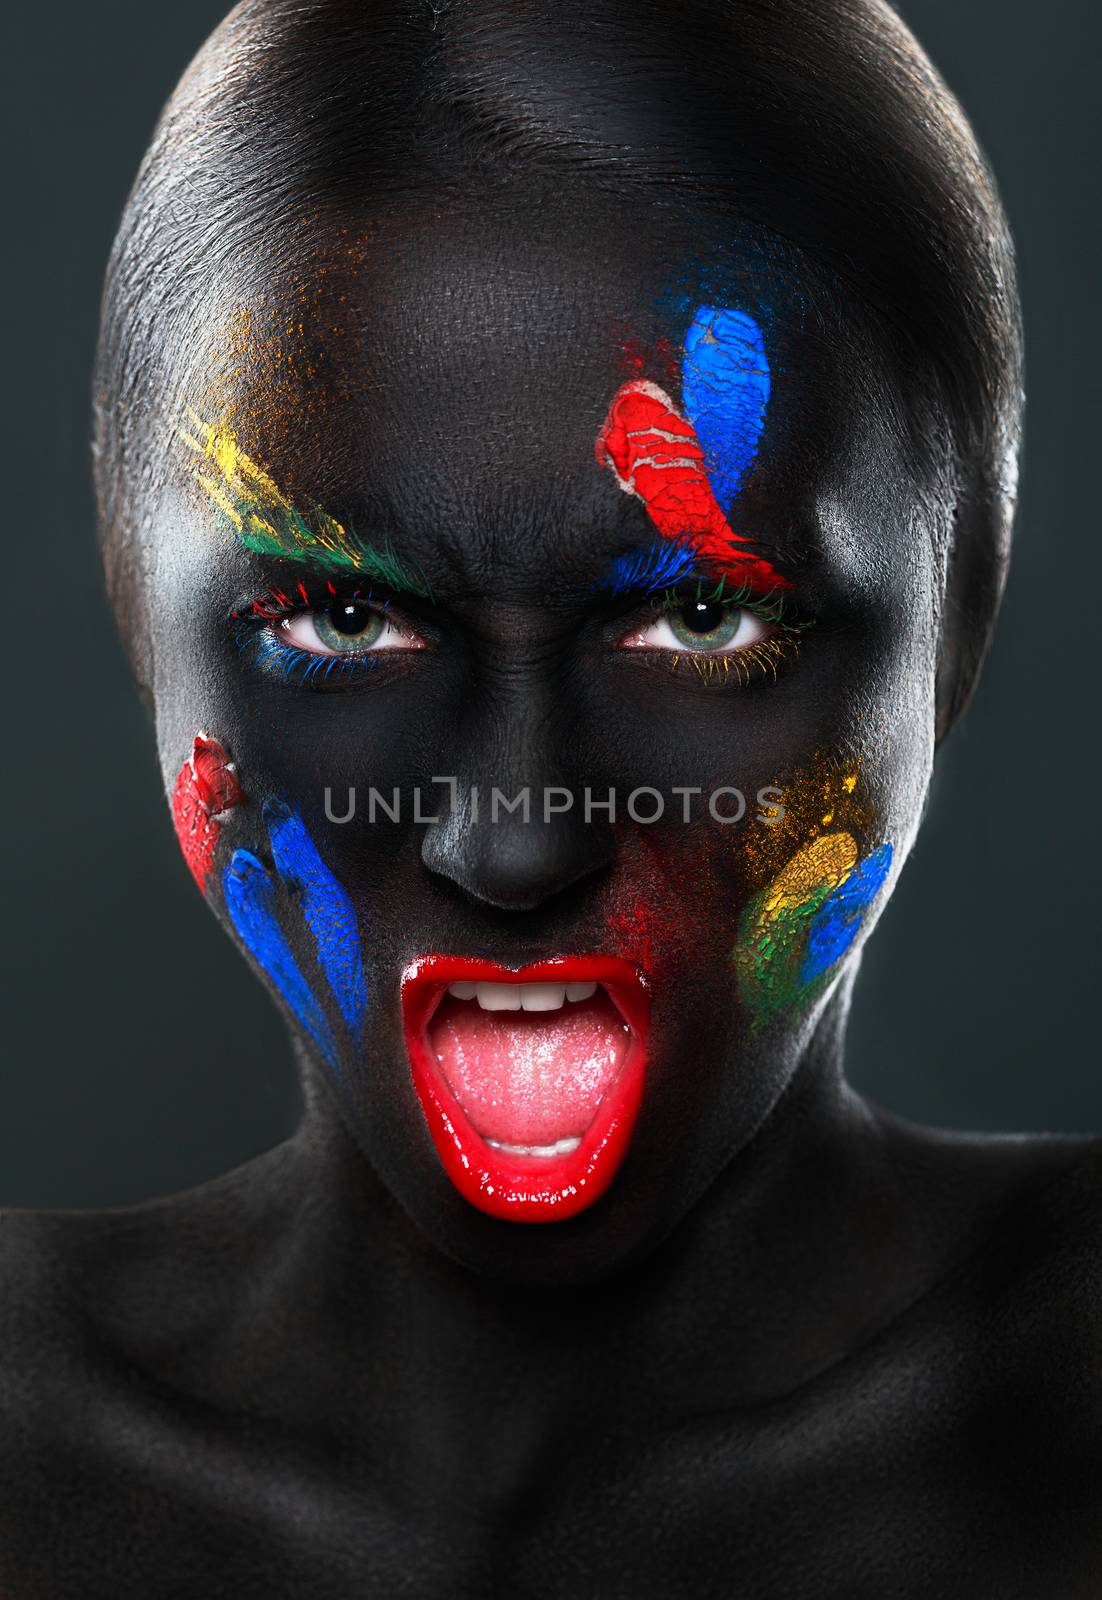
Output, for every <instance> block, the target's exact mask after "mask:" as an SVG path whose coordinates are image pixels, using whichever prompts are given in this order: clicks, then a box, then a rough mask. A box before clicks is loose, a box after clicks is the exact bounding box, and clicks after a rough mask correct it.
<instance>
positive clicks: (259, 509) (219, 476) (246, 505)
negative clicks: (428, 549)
mask: <svg viewBox="0 0 1102 1600" xmlns="http://www.w3.org/2000/svg"><path fill="white" fill-rule="evenodd" d="M178 437H179V440H180V443H181V445H182V446H183V448H184V450H185V451H186V457H187V462H188V465H189V468H190V471H191V474H192V477H193V479H194V481H195V483H196V485H197V486H198V488H199V489H200V490H201V491H202V493H203V494H204V495H205V497H206V498H207V500H208V501H209V502H210V504H211V505H212V506H213V507H214V510H215V513H216V515H217V517H218V520H219V524H220V526H221V527H222V528H223V529H225V530H228V531H229V532H230V533H231V534H232V535H233V536H234V537H235V538H236V539H237V540H238V542H239V543H240V544H241V545H243V546H244V548H245V549H246V550H253V551H256V552H257V553H258V554H260V555H268V556H282V557H287V558H289V559H292V560H296V561H304V562H306V563H308V564H309V565H310V566H313V567H316V568H318V570H319V571H321V572H324V573H326V574H355V575H357V576H362V577H366V578H371V579H374V580H376V581H377V582H380V583H385V584H387V585H388V586H389V587H390V588H393V589H396V590H401V591H402V592H404V593H407V594H415V595H422V596H428V595H429V593H430V590H429V585H428V582H427V580H426V578H425V577H424V575H423V574H422V573H421V572H420V571H418V570H417V569H416V568H414V567H413V566H411V565H410V564H409V563H407V562H403V561H401V560H400V559H399V557H398V556H397V555H396V554H395V552H394V551H393V550H392V549H391V548H390V546H389V544H388V545H384V546H376V545H371V544H367V543H366V542H365V541H364V540H362V539H360V538H359V537H358V535H357V534H356V533H355V532H353V530H351V529H350V528H346V527H345V526H344V524H343V523H341V522H338V521H337V520H336V518H335V517H331V516H330V515H329V514H328V513H327V512H326V511H324V510H322V508H321V507H320V506H317V505H313V504H309V505H306V506H302V507H298V506H295V505H294V504H293V503H292V501H291V500H290V499H289V498H288V496H287V495H286V494H284V493H283V491H282V489H280V487H279V485H278V484H277V483H276V482H275V480H274V479H273V478H272V477H271V476H270V475H269V474H268V473H267V472H266V471H265V470H264V468H263V467H261V466H260V465H259V464H258V463H257V462H256V461H254V460H253V459H252V457H251V456H249V455H247V454H246V453H245V451H244V450H242V448H241V446H240V444H239V443H238V439H237V434H236V432H235V431H234V430H233V429H232V428H231V427H230V426H229V424H228V423H227V422H225V421H221V422H206V421H204V420H203V418H201V417H200V416H199V415H198V413H197V412H195V411H194V410H192V408H191V407H190V406H189V407H188V408H187V412H186V415H185V421H184V423H183V425H182V426H181V427H180V428H179V430H178Z"/></svg>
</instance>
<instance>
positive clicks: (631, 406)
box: [596, 379, 792, 592]
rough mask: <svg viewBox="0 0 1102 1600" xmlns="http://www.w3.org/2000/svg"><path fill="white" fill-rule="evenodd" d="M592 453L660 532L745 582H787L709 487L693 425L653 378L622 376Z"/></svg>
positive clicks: (782, 585)
mask: <svg viewBox="0 0 1102 1600" xmlns="http://www.w3.org/2000/svg"><path fill="white" fill-rule="evenodd" d="M596 452H597V460H598V462H599V463H600V465H601V466H602V467H611V469H612V471H613V472H614V473H615V474H616V480H617V482H618V483H619V485H620V487H621V489H624V490H625V491H626V492H627V493H628V494H634V495H638V497H639V499H640V500H642V502H643V504H644V505H645V506H646V508H647V511H648V512H649V514H650V519H651V521H652V522H653V523H654V526H655V527H656V528H657V530H658V532H659V534H660V535H661V536H662V538H663V539H672V540H675V541H684V542H686V543H688V544H689V545H690V546H691V547H692V549H693V550H694V551H696V553H697V554H698V555H699V556H700V557H701V559H702V560H703V561H705V562H707V563H708V565H709V566H714V567H716V568H717V569H718V570H719V571H720V572H722V573H723V575H724V576H728V577H730V578H731V579H733V580H734V581H735V582H737V583H740V584H748V585H749V586H750V587H751V588H752V589H757V590H760V591H763V592H770V591H772V590H774V589H791V588H792V584H791V583H790V582H789V580H788V579H787V578H785V577H783V576H782V575H781V573H779V572H778V571H777V569H776V568H775V567H774V566H773V564H772V562H770V561H767V560H766V558H765V557H764V556H761V555H758V554H757V553H756V552H755V550H754V548H753V545H752V544H751V542H750V541H749V540H748V539H745V538H743V537H742V535H741V534H737V533H735V532H734V531H733V529H732V528H731V525H730V523H729V522H728V521H727V518H726V517H725V516H724V514H723V510H722V508H721V507H720V505H719V503H718V501H717V500H716V498H715V496H714V495H713V493H712V490H711V487H710V485H709V483H708V478H707V475H706V473H705V470H704V451H703V450H702V448H701V446H700V441H699V440H698V439H697V436H696V430H695V428H694V427H693V425H692V423H691V422H689V421H688V420H687V418H685V417H683V416H681V414H680V413H679V412H678V411H677V410H676V409H675V408H674V404H673V401H672V400H671V399H670V397H669V395H667V394H666V393H665V391H664V390H662V389H660V388H659V387H658V385H657V384H654V383H649V382H647V381H646V380H645V379H644V380H639V381H637V382H632V383H625V384H624V385H623V386H622V388H621V389H620V390H619V391H618V392H617V394H616V397H615V399H614V400H613V402H612V404H611V405H610V406H609V408H608V416H607V417H606V418H605V422H604V426H603V427H602V428H601V431H600V433H599V434H598V435H597V444H596Z"/></svg>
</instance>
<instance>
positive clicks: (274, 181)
mask: <svg viewBox="0 0 1102 1600" xmlns="http://www.w3.org/2000/svg"><path fill="white" fill-rule="evenodd" d="M509 171H513V172H519V173H528V174H531V176H532V178H533V181H536V180H537V179H539V180H541V181H542V180H544V179H546V180H549V181H551V182H554V183H560V184H563V185H569V184H571V183H575V184H578V185H581V186H584V187H587V188H588V189H589V190H590V191H591V192H592V193H594V194H599V192H600V191H601V190H602V189H603V190H606V191H608V192H615V193H616V194H617V195H618V196H620V197H621V198H623V197H624V195H625V194H627V195H634V196H636V197H638V198H639V199H640V200H641V201H642V202H644V203H646V202H651V203H658V204H663V203H669V204H683V205H684V206H686V207H687V208H688V209H689V210H690V211H691V210H692V208H693V207H699V208H700V210H701V211H704V210H706V211H707V212H708V214H709V215H710V216H712V217H713V218H714V217H716V216H719V217H720V218H722V217H724V216H726V215H729V216H730V218H731V222H732V228H733V229H741V228H747V227H749V228H754V229H759V230H761V231H762V232H764V233H767V234H768V235H770V236H772V237H773V238H777V239H780V240H781V241H783V242H784V243H785V244H786V245H787V246H788V247H791V248H792V249H794V250H795V251H797V252H798V253H799V254H801V255H802V256H804V257H805V258H806V259H807V260H808V261H809V262H810V263H812V264H813V265H814V266H816V267H817V268H818V269H820V270H821V271H822V272H824V273H826V274H829V276H830V277H831V279H832V280H834V281H836V282H838V283H840V284H842V285H844V286H845V289H846V291H847V292H848V293H850V294H852V296H853V299H854V301H855V303H856V304H858V305H860V306H861V307H863V308H865V309H866V310H867V311H868V312H869V313H870V314H871V315H872V316H873V317H874V318H875V319H876V321H877V323H878V325H879V326H880V327H881V328H882V329H883V331H884V333H885V335H886V337H887V338H888V340H889V341H891V342H892V343H893V345H894V349H895V352H896V354H897V357H898V359H899V361H900V362H901V364H902V365H903V369H904V370H909V369H910V368H912V367H913V370H914V371H915V372H916V373H917V372H919V371H922V372H923V373H930V374H932V375H933V377H934V379H935V382H936V391H937V394H938V397H939V410H940V413H941V417H942V419H943V426H944V428H945V429H946V430H947V435H948V438H949V440H950V446H951V457H952V463H953V466H952V479H953V481H952V484H951V491H950V492H951V493H952V495H953V504H952V505H951V507H949V511H948V515H947V516H946V519H945V521H946V527H947V528H948V529H949V537H950V538H951V549H950V551H949V552H948V557H949V559H950V561H951V563H952V567H953V572H954V578H955V582H954V583H953V585H952V593H953V594H954V595H957V596H964V597H965V600H964V604H965V605H966V607H967V611H968V614H967V615H966V616H965V617H964V618H963V625H962V626H960V627H959V628H955V629H953V630H951V632H952V637H949V636H948V635H947V643H946V648H945V650H944V652H943V661H942V684H941V690H942V693H941V719H942V724H943V726H944V725H947V724H948V722H949V721H951V720H952V717H953V716H954V715H955V713H956V711H957V710H959V708H960V706H961V705H962V704H963V702H964V700H965V699H966V698H967V695H968V693H969V691H970V689H971V685H972V683H973V681H974V678H975V675H976V671H977V669H978V666H979V663H980V661H981V660H982V657H983V654H984V651H985V649H986V645H987V641H988V638H989V635H990V630H991V627H992V624H993V621H994V616H995V611H996V609H997V603H998V598H999V595H1000V593H1001V589H1002V584H1003V579H1004V576H1005V569H1006V560H1007V555H1008V549H1009V539H1010V526H1011V519H1012V510H1013V484H1014V466H1015V460H1016V453H1017V445H1018V435H1019V425H1020V410H1021V374H1020V336H1019V323H1018V311H1017V296H1016V289H1015V276H1014V261H1013V252H1012V248H1011V244H1010V241H1009V237H1008V234H1007V230H1006V225H1005V220H1004V217H1003V213H1002V210H1001V207H1000V204H999V201H998V197H997V194H996V192H995V188H994V185H993V183H992V180H991V177H990V174H989V172H988V171H987V168H986V166H985V165H984V162H983V160H982V157H981V156H980V154H979V152H978V150H977V148H976V145H975V142H974V140H973V138H972V135H971V132H970V130H969V128H968V125H967V123H966V122H965V120H964V118H963V116H962V114H961V112H960V109H959V107H958V106H957V104H956V102H955V101H954V100H953V99H952V97H951V96H950V95H949V93H948V91H947V90H946V88H945V87H944V85H943V84H942V82H941V81H940V79H939V78H938V77H937V75H936V74H935V72H934V71H933V69H932V68H931V66H930V65H929V63H928V61H927V60H926V58H925V56H924V55H923V54H922V52H921V50H920V49H919V47H918V45H917V44H916V43H915V41H914V39H913V38H912V37H911V35H910V34H909V33H908V32H907V30H906V29H905V28H904V27H903V25H902V24H901V23H900V21H899V20H898V18H897V17H896V16H895V14H894V13H893V12H892V11H890V10H889V9H888V8H887V7H886V6H885V5H883V4H880V3H878V0H244V3H243V4H241V5H239V6H237V7H236V9H235V10H234V11H233V12H231V14H230V15H229V17H228V18H227V19H226V21H225V22H224V23H223V24H222V26H221V27H220V28H219V29H218V30H217V31H216V32H215V34H214V35H213V36H212V37H211V39H210V40H209V41H208V42H207V44H206V45H205V47H204V48H203V50H202V51H201V52H200V54H199V56H198V57H197V58H196V60H195V62H194V63H193V64H192V66H191V67H190V69H189V70H188V72H187V73H186V74H185V76H184V78H183V80H182V82H181V84H180V85H179V87H178V89H177V91H176V93H175V95H174V96H173V98H172V100H171V101H170V103H169V105H168V107H167V108H166V110H165V113H164V115H163V117H162V119H161V122H160V124H159V126H158V128H157V131H156V133H155V135H154V138H153V143H152V145H151V148H150V150H149V152H148V154H147V156H146V158H145V161H144V162H143V164H142V167H141V170H140V172H139V174H138V178H137V181H136V183H135V185H134V189H133V192H132V194H131V196H130V200H129V203H128V205H127V208H126V212H125V215H124V218H123V222H122V226H121V229H120V231H119V235H118V239H117V241H116V244H115V248H114V251H113V254H112V257H111V262H110V267H109V271H108V276H107V284H106V290H105V296H104V306H103V323H102V333H101V341H100V349H99V359H98V365H97V374H96V433H95V461H96V480H97V488H98V497H99V509H100V533H101V540H102V546H103V551H104V559H105V566H106V571H107V578H108V584H109V589H110V594H111V598H112V602H113V604H114V606H115V608H116V614H117V615H118V617H119V621H120V626H121V628H122V631H123V634H124V637H125V638H126V639H127V641H128V644H129V646H130V649H131V652H132V656H133V658H134V660H135V664H136V666H137V669H138V672H139V676H140V677H141V679H142V681H143V682H148V673H149V648H148V635H147V621H146V606H145V599H144V585H143V582H142V564H141V563H142V548H143V541H142V539H141V531H142V527H143V523H144V522H145V520H146V519H147V518H148V517H149V516H150V515H151V512H152V504H153V501H154V498H155V495H154V491H155V489H156V486H157V481H158V470H159V469H158V467H157V465H156V455H155V452H154V451H153V449H152V440H153V437H154V423H155V421H156V420H158V417H159V411H160V409H161V408H162V407H163V404H164V401H165V395H166V388H165V385H166V377H165V374H166V372H167V371H168V370H169V368H170V367H171V365H172V360H173V352H174V351H177V350H179V349H180V348H182V347H185V346H186V345H187V342H188V340H189V339H190V338H191V337H192V331H193V328H194V326H195V324H196V320H197V318H198V317H199V316H200V314H201V311H202V307H203V306H204V304H206V303H209V300H210V297H211V294H212V287H213V285H214V284H215V283H216V282H217V283H218V284H219V285H220V287H222V288H232V286H233V285H234V283H235V282H244V281H245V278H246V276H247V268H248V266H249V264H250V263H253V262H255V259H256V252H257V248H258V244H259V242H261V241H264V242H265V243H266V245H268V246H270V245H271V241H272V240H273V238H277V237H278V234H279V230H280V226H281V222H282V221H283V220H284V219H287V220H288V221H289V219H291V218H293V217H298V216H301V214H302V212H303V211H304V209H306V208H311V207H313V208H318V209H319V210H324V211H326V212H329V213H332V212H333V211H334V210H335V209H336V210H339V209H340V208H341V207H349V208H353V207H357V206H360V207H362V206H363V205H365V204H384V205H385V204H386V203H387V201H388V199H390V198H397V197H399V196H407V195H411V194H412V195H416V194H417V193H418V191H422V192H424V193H425V194H432V195H443V194H446V193H447V192H449V191H451V192H455V191H456V190H457V189H458V190H459V191H462V189H463V187H464V186H466V187H468V188H469V187H470V186H472V185H477V184H478V183H479V182H480V181H481V180H482V179H483V178H484V177H485V176H486V174H487V173H489V174H491V175H493V174H504V173H507V172H509ZM254 275H255V271H254ZM161 420H163V419H161ZM923 426H926V424H923Z"/></svg>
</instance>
